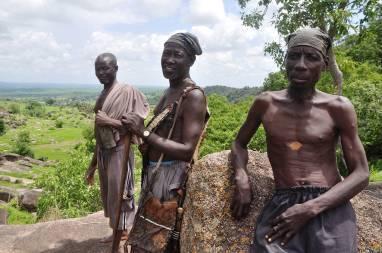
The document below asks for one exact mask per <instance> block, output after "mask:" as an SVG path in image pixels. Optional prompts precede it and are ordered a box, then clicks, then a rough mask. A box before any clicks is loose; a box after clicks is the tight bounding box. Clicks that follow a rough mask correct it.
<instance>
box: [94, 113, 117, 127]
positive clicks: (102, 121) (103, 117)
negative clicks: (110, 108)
mask: <svg viewBox="0 0 382 253" xmlns="http://www.w3.org/2000/svg"><path fill="white" fill-rule="evenodd" d="M95 124H96V125H97V126H109V127H112V128H115V129H120V128H121V127H122V122H121V121H120V120H117V119H113V118H110V117H109V116H107V114H106V113H105V112H103V111H98V112H97V114H96V118H95Z"/></svg>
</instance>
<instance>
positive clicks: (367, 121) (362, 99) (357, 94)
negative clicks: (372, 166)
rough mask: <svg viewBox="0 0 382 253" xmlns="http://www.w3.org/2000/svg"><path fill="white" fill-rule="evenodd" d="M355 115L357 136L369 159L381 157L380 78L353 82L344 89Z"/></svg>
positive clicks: (381, 116)
mask: <svg viewBox="0 0 382 253" xmlns="http://www.w3.org/2000/svg"><path fill="white" fill-rule="evenodd" d="M344 94H345V95H346V96H348V97H349V98H350V99H351V101H352V103H353V105H354V107H355V110H356V113H357V117H358V127H359V130H358V131H359V135H360V137H361V140H362V143H363V145H364V147H365V150H366V154H367V156H368V158H369V159H375V158H381V157H382V131H381V129H382V78H381V81H380V82H370V81H368V80H355V81H354V82H351V83H348V84H347V85H346V86H345V87H344Z"/></svg>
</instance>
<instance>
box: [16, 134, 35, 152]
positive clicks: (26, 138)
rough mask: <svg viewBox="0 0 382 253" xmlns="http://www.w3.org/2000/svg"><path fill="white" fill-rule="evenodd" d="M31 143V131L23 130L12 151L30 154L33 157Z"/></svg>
mask: <svg viewBox="0 0 382 253" xmlns="http://www.w3.org/2000/svg"><path fill="white" fill-rule="evenodd" d="M30 144H31V139H30V134H29V132H28V131H21V132H19V133H18V135H17V139H16V142H15V144H14V147H13V149H12V152H14V153H16V154H19V155H22V156H29V157H32V158H33V157H34V153H33V151H32V149H31V147H30Z"/></svg>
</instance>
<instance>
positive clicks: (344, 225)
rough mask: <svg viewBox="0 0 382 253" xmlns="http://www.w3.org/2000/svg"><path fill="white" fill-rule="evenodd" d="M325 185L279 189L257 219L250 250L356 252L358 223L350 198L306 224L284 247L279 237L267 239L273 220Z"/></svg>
mask: <svg viewBox="0 0 382 253" xmlns="http://www.w3.org/2000/svg"><path fill="white" fill-rule="evenodd" d="M327 190H328V188H326V187H317V186H296V187H291V188H286V189H276V190H275V192H274V194H273V196H272V199H271V200H270V201H269V202H268V203H267V204H266V206H265V207H264V209H263V210H262V212H261V214H260V215H259V217H258V218H257V222H256V232H255V238H254V244H252V245H251V246H250V250H249V252H250V253H292V252H293V253H356V252H357V224H356V217H355V212H354V210H353V207H352V205H351V203H350V201H347V202H345V203H343V204H341V205H339V206H337V207H334V208H331V209H328V210H326V211H324V212H322V213H320V214H318V215H317V216H316V217H314V218H312V219H311V220H309V221H308V222H307V224H305V225H304V226H303V227H302V228H301V229H300V230H299V231H297V233H296V234H295V235H293V237H292V238H291V239H290V241H289V242H287V243H286V244H285V245H284V246H281V244H280V243H281V241H280V239H276V241H273V242H270V243H269V242H267V241H266V238H265V235H266V234H267V233H269V232H270V231H271V230H272V225H271V223H270V221H271V220H272V219H274V218H276V217H277V216H279V215H280V214H282V213H283V212H284V211H285V210H287V209H288V208H290V207H292V206H293V205H295V204H302V203H305V202H307V201H309V200H312V199H315V198H317V197H319V196H320V195H321V194H323V193H325V192H326V191H327Z"/></svg>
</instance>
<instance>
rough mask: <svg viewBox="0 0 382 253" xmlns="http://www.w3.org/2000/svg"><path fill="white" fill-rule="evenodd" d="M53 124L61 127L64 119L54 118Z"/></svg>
mask: <svg viewBox="0 0 382 253" xmlns="http://www.w3.org/2000/svg"><path fill="white" fill-rule="evenodd" d="M55 125H56V127H57V128H62V127H63V126H64V121H63V120H62V119H56V122H55Z"/></svg>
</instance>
